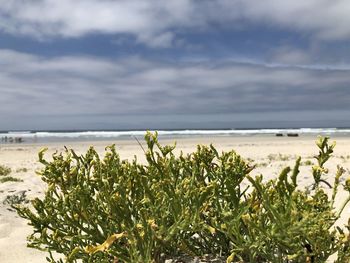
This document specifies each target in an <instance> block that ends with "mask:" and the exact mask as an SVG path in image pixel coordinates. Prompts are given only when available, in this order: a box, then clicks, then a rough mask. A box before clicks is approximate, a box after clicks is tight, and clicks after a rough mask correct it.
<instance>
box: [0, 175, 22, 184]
mask: <svg viewBox="0 0 350 263" xmlns="http://www.w3.org/2000/svg"><path fill="white" fill-rule="evenodd" d="M6 182H23V180H22V179H19V178H16V177H13V176H3V177H0V183H6Z"/></svg>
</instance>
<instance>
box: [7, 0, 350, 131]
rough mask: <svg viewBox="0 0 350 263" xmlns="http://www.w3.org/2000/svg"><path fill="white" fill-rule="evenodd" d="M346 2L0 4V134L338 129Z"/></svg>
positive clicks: (345, 107)
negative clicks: (9, 131) (30, 131)
mask: <svg viewBox="0 0 350 263" xmlns="http://www.w3.org/2000/svg"><path fill="white" fill-rule="evenodd" d="M349 14H350V2H349V1H347V0H308V1H305V0H284V1H281V0H264V1H261V0H167V1H164V0H59V1H57V0H0V130H7V129H25V130H26V129H154V128H157V129H159V128H168V129H174V128H242V127H245V128H251V127H291V126H301V127H315V126H323V127H327V126H328V127H334V126H338V127H345V126H350V118H349V116H350V104H349V103H350V87H349V84H350V26H349V25H350V15H349Z"/></svg>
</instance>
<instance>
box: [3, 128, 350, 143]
mask: <svg viewBox="0 0 350 263" xmlns="http://www.w3.org/2000/svg"><path fill="white" fill-rule="evenodd" d="M151 132H154V131H151ZM157 132H158V135H159V137H160V138H179V137H194V136H197V137H198V136H202V137H203V136H276V135H279V136H293V135H294V136H317V135H322V136H330V137H344V136H345V137H346V136H350V128H341V129H340V128H294V129H222V130H158V131H157ZM145 133H146V131H145V130H130V131H127V130H122V131H114V130H113V131H111V130H108V131H2V132H0V139H1V140H0V143H2V144H4V143H13V142H17V143H19V142H20V143H46V142H63V141H64V142H69V141H104V140H105V141H111V140H128V139H133V138H135V137H136V138H142V137H143V136H144V135H145Z"/></svg>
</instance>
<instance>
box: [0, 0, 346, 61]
mask: <svg viewBox="0 0 350 263" xmlns="http://www.w3.org/2000/svg"><path fill="white" fill-rule="evenodd" d="M3 2H4V3H2V4H1V7H0V19H1V21H2V23H1V25H0V28H1V29H2V30H3V31H6V32H8V33H12V34H25V35H31V36H34V37H37V38H40V39H46V38H51V37H80V36H82V35H86V34H89V33H92V32H99V33H107V34H109V33H117V34H118V33H121V34H132V35H134V36H135V37H136V40H137V41H139V42H141V43H145V44H147V45H149V46H152V47H168V46H170V45H172V44H174V43H178V42H177V41H176V34H175V32H176V31H174V29H191V28H196V30H203V29H205V28H207V27H208V26H211V25H212V24H213V23H214V24H221V25H222V26H229V27H231V28H235V27H238V28H239V27H242V26H243V27H244V24H245V23H257V24H259V25H263V24H265V25H266V26H272V27H277V28H285V29H288V30H292V31H300V32H305V33H307V34H311V35H313V36H315V37H316V38H318V39H323V40H337V39H349V38H350V27H349V26H348V25H349V24H350V16H349V15H348V14H349V12H350V4H349V2H348V1H346V0H339V1H328V0H309V1H303V0H288V1H278V0H265V1H253V0H236V1H230V0H201V1H198V0H176V1H163V0H149V1H141V0H119V1H112V0H105V1H98V0H74V1H73V0H60V1H56V0H27V1H21V0H9V1H3ZM288 59H290V58H288Z"/></svg>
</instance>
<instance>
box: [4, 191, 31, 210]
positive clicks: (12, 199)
mask: <svg viewBox="0 0 350 263" xmlns="http://www.w3.org/2000/svg"><path fill="white" fill-rule="evenodd" d="M2 203H3V204H4V205H11V206H14V205H19V204H27V203H29V200H28V199H27V195H26V191H21V192H19V193H18V194H14V195H8V196H6V198H5V200H4V201H3V202H2Z"/></svg>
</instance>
